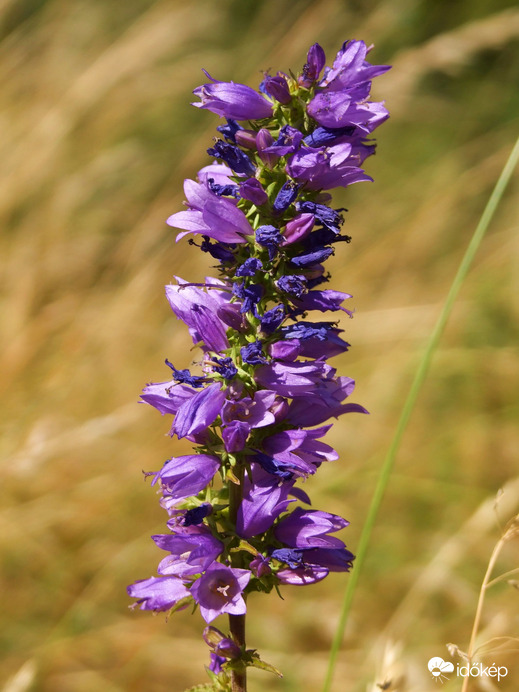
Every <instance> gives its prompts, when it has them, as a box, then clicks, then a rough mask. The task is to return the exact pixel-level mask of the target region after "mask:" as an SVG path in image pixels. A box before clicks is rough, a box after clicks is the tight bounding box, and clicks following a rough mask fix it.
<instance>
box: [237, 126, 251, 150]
mask: <svg viewBox="0 0 519 692" xmlns="http://www.w3.org/2000/svg"><path fill="white" fill-rule="evenodd" d="M235 140H236V144H239V145H240V146H242V147H244V148H245V149H256V133H255V132H254V130H238V132H236V134H235Z"/></svg>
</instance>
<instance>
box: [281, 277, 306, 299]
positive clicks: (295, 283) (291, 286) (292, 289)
mask: <svg viewBox="0 0 519 692" xmlns="http://www.w3.org/2000/svg"><path fill="white" fill-rule="evenodd" d="M278 287H279V288H280V290H281V291H283V293H288V295H290V296H294V297H295V298H301V296H302V295H303V293H305V291H306V279H305V277H304V276H298V275H295V274H286V275H285V276H282V277H281V278H280V279H278Z"/></svg>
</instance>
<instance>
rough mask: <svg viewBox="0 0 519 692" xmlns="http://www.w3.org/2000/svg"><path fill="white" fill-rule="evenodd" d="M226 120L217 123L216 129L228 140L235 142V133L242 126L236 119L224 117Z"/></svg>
mask: <svg viewBox="0 0 519 692" xmlns="http://www.w3.org/2000/svg"><path fill="white" fill-rule="evenodd" d="M226 121H227V122H226V124H225V125H218V126H217V128H216V129H217V130H218V132H219V133H220V134H222V135H223V136H224V137H225V139H226V140H227V141H228V142H231V143H232V144H236V133H237V132H238V131H239V130H242V129H243V128H242V126H241V125H240V124H238V123H237V122H236V120H232V118H226Z"/></svg>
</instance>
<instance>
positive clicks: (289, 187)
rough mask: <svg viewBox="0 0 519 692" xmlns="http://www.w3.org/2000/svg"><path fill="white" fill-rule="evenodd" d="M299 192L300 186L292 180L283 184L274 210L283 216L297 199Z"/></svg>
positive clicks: (273, 206) (275, 201)
mask: <svg viewBox="0 0 519 692" xmlns="http://www.w3.org/2000/svg"><path fill="white" fill-rule="evenodd" d="M298 190H299V185H296V184H295V183H293V182H292V181H291V180H288V181H287V182H286V183H283V187H282V188H281V190H280V191H279V192H278V194H277V197H276V199H275V200H274V204H273V205H272V208H273V210H274V212H275V213H276V214H281V213H283V212H284V211H286V210H287V209H288V207H289V206H290V205H291V204H292V203H293V202H294V201H295V199H296V198H297V193H298Z"/></svg>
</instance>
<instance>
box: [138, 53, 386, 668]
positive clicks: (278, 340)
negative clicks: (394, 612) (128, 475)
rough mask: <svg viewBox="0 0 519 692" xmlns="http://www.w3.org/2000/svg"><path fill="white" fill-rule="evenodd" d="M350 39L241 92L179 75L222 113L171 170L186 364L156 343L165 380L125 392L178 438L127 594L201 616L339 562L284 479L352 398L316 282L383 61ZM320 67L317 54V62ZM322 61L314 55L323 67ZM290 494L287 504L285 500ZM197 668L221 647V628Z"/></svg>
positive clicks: (320, 525) (329, 293) (320, 280)
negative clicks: (151, 554) (156, 522)
mask: <svg viewBox="0 0 519 692" xmlns="http://www.w3.org/2000/svg"><path fill="white" fill-rule="evenodd" d="M367 52H368V48H367V47H366V45H365V44H364V43H363V42H362V41H348V42H346V43H344V45H343V46H342V48H341V49H340V51H339V52H338V54H337V56H336V58H335V61H334V63H333V66H332V67H331V68H330V67H326V68H325V62H326V58H325V54H324V51H323V49H322V48H321V47H320V46H319V45H318V44H315V45H313V46H312V47H311V48H310V50H309V52H308V56H307V62H306V64H305V66H304V68H303V70H302V72H301V74H299V75H297V76H292V75H287V74H284V73H281V72H279V73H277V74H276V75H275V76H272V75H270V74H265V75H264V79H263V81H262V82H261V84H260V88H259V91H255V90H253V89H251V88H250V87H248V86H245V85H243V84H236V83H234V82H220V81H217V80H215V79H213V78H212V77H210V75H208V74H207V73H206V75H207V77H208V79H209V82H208V83H207V84H204V85H203V86H200V87H198V88H197V89H196V90H195V92H194V93H195V94H196V96H198V97H199V98H200V101H198V102H196V103H194V104H193V105H195V106H196V107H199V108H205V109H208V110H210V111H213V112H214V113H216V114H218V115H220V116H222V117H223V118H225V124H222V125H220V126H219V127H218V128H217V129H218V131H219V133H220V134H221V138H220V139H216V140H215V142H214V144H213V146H212V147H211V148H209V149H208V153H209V154H210V156H211V157H212V158H213V159H215V161H214V162H213V163H211V164H209V165H207V166H205V167H204V168H202V170H200V171H199V172H198V175H197V180H196V181H195V180H186V181H185V185H184V190H185V196H186V200H187V202H186V205H187V208H186V209H185V210H184V211H180V212H177V213H175V214H173V215H172V216H171V217H170V218H169V219H168V224H169V225H171V226H173V227H176V228H179V229H181V230H182V233H180V234H179V235H178V239H180V238H182V237H183V236H185V235H188V234H189V235H194V236H195V239H190V240H189V242H190V243H191V244H192V245H197V246H198V247H199V248H200V249H201V250H202V251H203V252H206V253H209V255H210V256H211V257H213V258H214V259H216V260H217V261H218V263H219V264H218V276H217V277H213V278H207V279H206V281H205V283H203V284H192V283H189V282H188V281H186V280H184V279H181V278H178V277H177V278H176V284H174V285H169V286H167V287H166V296H167V299H168V301H169V303H170V305H171V308H172V310H173V312H174V313H175V315H176V317H177V318H178V319H180V320H182V321H183V322H184V323H185V325H186V326H187V327H188V329H189V332H190V334H191V337H192V339H193V342H194V343H195V344H196V345H197V346H199V347H200V348H201V350H202V353H203V356H202V360H201V369H199V373H201V374H192V373H191V371H190V370H188V369H177V368H176V367H175V365H174V364H173V363H171V362H169V361H168V360H166V364H167V365H168V366H169V368H170V369H171V375H172V376H171V379H170V380H168V381H166V382H161V383H157V384H149V385H148V386H146V387H145V388H144V390H143V394H142V399H143V401H145V402H146V403H148V404H151V405H152V406H154V407H155V408H156V409H158V410H159V411H160V412H161V413H162V414H170V415H172V416H174V420H173V424H172V427H171V436H174V435H176V436H177V437H178V438H183V437H185V438H187V439H188V440H190V441H191V442H192V443H193V444H194V446H195V447H194V450H193V453H192V454H189V455H186V456H179V457H173V458H172V459H169V460H168V461H167V462H166V463H165V464H164V466H163V467H162V469H161V470H160V471H158V472H156V473H155V472H154V473H150V474H148V475H151V476H153V480H152V485H154V484H156V483H160V487H161V490H162V496H161V504H162V506H163V507H164V508H165V509H166V510H167V512H168V514H169V521H168V522H167V526H168V529H169V533H167V534H160V535H157V536H153V540H154V541H155V543H156V544H157V545H158V546H159V548H161V549H162V550H164V551H166V556H165V557H164V558H163V559H162V561H161V562H160V564H159V567H158V573H159V575H160V576H158V577H151V578H149V579H145V580H141V581H137V582H135V583H134V584H132V585H131V586H129V587H128V593H129V594H130V596H132V597H133V598H135V599H137V603H138V604H140V607H141V609H145V610H155V611H167V610H172V609H173V610H178V609H180V608H184V607H186V606H188V605H189V604H192V603H195V604H197V605H198V606H199V608H200V612H201V614H202V617H203V618H204V619H205V621H206V622H207V623H211V622H212V621H213V620H214V619H215V618H216V617H217V616H218V615H221V614H223V613H228V614H229V615H243V614H244V613H245V612H246V603H245V597H246V595H247V594H248V593H250V592H252V591H264V592H269V591H270V590H271V589H272V588H274V587H278V585H280V584H297V585H303V584H310V583H314V582H317V581H320V580H321V579H323V578H324V577H325V576H326V575H327V574H328V573H329V572H330V571H348V570H349V569H350V567H351V564H352V560H353V558H354V556H353V555H352V553H351V552H350V551H349V550H347V548H346V546H345V545H344V543H343V542H342V541H341V540H340V539H339V538H337V537H335V536H333V535H332V534H334V533H335V532H336V531H339V530H340V529H342V528H344V527H345V526H346V525H347V522H346V521H345V520H344V519H342V518H341V517H339V516H337V515H334V514H330V513H328V512H323V511H319V510H313V509H308V508H307V507H306V506H308V505H310V499H309V497H308V495H307V494H306V492H304V491H303V490H302V488H301V487H300V485H299V482H300V481H304V480H305V479H306V478H308V477H309V476H311V475H313V474H314V473H315V472H316V471H317V469H318V468H319V467H320V465H321V464H322V463H324V462H328V461H333V460H335V459H337V457H338V455H337V453H336V451H335V450H334V449H332V447H330V446H329V445H327V444H325V443H324V442H322V438H323V437H324V435H325V434H326V432H327V431H328V430H329V429H330V427H331V425H330V424H329V423H328V421H329V420H330V419H332V418H337V417H338V416H340V415H342V414H343V413H350V412H361V413H366V410H365V409H364V408H363V407H362V406H360V405H358V404H354V403H349V402H347V401H346V400H347V398H348V397H349V395H350V394H351V393H352V391H353V388H354V382H353V380H351V379H350V378H348V377H343V376H337V375H336V370H335V369H334V368H333V367H332V366H331V365H329V364H328V359H329V358H330V357H332V356H334V355H337V354H339V353H343V352H344V351H347V350H348V346H349V344H348V343H347V342H346V341H345V340H344V339H343V338H342V337H341V333H342V330H341V329H340V328H339V327H338V325H337V322H336V321H334V320H333V319H332V320H330V319H324V318H323V317H322V316H321V317H318V319H317V320H315V319H310V318H309V315H314V314H315V313H327V312H338V311H342V312H345V313H347V314H349V315H350V316H351V312H350V311H349V310H347V309H346V308H345V307H343V302H344V301H345V300H347V299H348V298H350V297H351V296H350V295H349V294H347V293H343V292H340V291H335V290H333V289H328V288H323V285H325V284H326V283H327V282H328V281H329V275H328V273H327V272H326V270H325V266H324V265H325V262H326V260H327V259H328V258H329V257H330V256H331V255H333V254H334V248H335V244H336V243H338V242H341V241H346V242H348V241H349V240H350V238H349V236H347V235H343V234H342V233H341V226H342V224H343V220H344V219H343V216H342V214H341V212H342V211H344V210H343V209H335V208H333V207H331V206H330V202H331V195H330V194H329V193H328V192H326V191H327V190H330V189H333V188H336V187H347V186H349V185H351V184H352V183H356V182H360V181H365V180H371V178H369V176H367V175H366V174H365V173H364V171H363V169H362V168H361V167H360V166H361V164H362V163H363V161H364V160H365V159H366V158H367V157H368V156H370V155H371V154H373V153H374V150H375V145H374V144H373V142H372V141H370V140H369V139H368V137H369V135H370V134H371V132H372V131H373V130H374V129H375V128H376V127H377V126H378V125H379V124H380V123H382V122H383V121H384V120H386V118H387V117H388V113H387V111H386V109H385V108H384V105H383V104H382V103H376V102H371V101H369V100H368V99H369V94H370V88H371V80H372V79H373V77H375V76H378V75H380V74H382V73H384V72H385V71H386V70H387V69H389V68H388V67H387V66H377V65H371V64H370V63H368V62H367V61H366V55H367ZM324 68H325V69H324ZM323 69H324V72H323ZM295 503H302V505H304V506H305V507H303V506H299V505H298V506H296V507H295V508H294V504H295ZM222 638H223V639H222V641H224V644H225V646H226V647H227V648H225V646H224V645H221V646H219V648H218V647H216V648H214V647H213V649H214V650H213V653H212V665H211V668H212V670H213V672H214V673H219V672H220V670H221V666H222V665H224V664H225V662H226V661H227V660H229V659H237V658H238V656H239V649H236V645H235V646H234V647H233V645H232V640H229V639H228V638H225V637H223V635H222Z"/></svg>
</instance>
